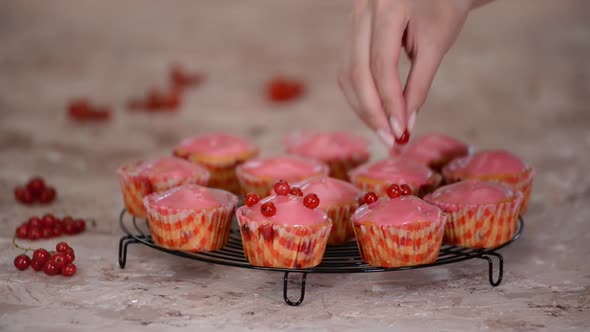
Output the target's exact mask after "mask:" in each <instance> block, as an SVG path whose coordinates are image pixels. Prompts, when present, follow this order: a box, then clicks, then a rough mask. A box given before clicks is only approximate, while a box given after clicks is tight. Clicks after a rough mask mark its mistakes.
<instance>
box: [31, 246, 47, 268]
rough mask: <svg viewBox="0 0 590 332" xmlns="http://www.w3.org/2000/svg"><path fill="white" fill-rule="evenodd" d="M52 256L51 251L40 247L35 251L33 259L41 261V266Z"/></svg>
mask: <svg viewBox="0 0 590 332" xmlns="http://www.w3.org/2000/svg"><path fill="white" fill-rule="evenodd" d="M49 258H51V255H50V254H49V252H48V251H47V250H45V249H43V248H39V249H37V250H35V251H34V252H33V260H34V261H39V262H40V264H41V266H43V264H45V262H47V261H48V260H49Z"/></svg>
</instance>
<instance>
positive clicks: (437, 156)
mask: <svg viewBox="0 0 590 332" xmlns="http://www.w3.org/2000/svg"><path fill="white" fill-rule="evenodd" d="M468 152H469V146H468V145H467V144H465V143H463V142H461V141H459V140H457V139H455V138H453V137H450V136H447V135H443V134H438V133H432V134H428V135H424V136H421V137H419V138H417V139H416V140H414V141H411V142H410V143H409V144H408V145H406V146H405V147H404V148H403V149H402V151H401V155H402V156H406V157H409V158H412V159H415V160H418V161H421V162H423V163H426V164H428V163H431V162H436V161H440V160H444V159H446V158H452V157H459V156H464V155H467V153H468Z"/></svg>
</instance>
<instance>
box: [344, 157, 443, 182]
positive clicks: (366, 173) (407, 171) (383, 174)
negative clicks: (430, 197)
mask: <svg viewBox="0 0 590 332" xmlns="http://www.w3.org/2000/svg"><path fill="white" fill-rule="evenodd" d="M433 174H434V172H433V171H432V170H431V169H430V168H428V167H427V166H425V165H423V164H421V163H420V162H418V161H415V160H413V159H409V158H392V159H384V160H381V161H377V162H374V163H370V164H366V165H363V166H360V167H358V168H356V169H354V170H352V171H351V172H350V177H351V178H354V177H357V176H363V177H368V178H371V179H378V180H382V181H386V182H388V183H397V184H403V183H408V184H414V185H422V184H426V183H428V181H429V180H430V178H431V177H432V176H433Z"/></svg>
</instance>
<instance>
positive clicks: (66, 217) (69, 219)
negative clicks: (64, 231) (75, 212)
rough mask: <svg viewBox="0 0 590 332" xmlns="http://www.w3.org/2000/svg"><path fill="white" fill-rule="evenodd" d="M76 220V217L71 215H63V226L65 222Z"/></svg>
mask: <svg viewBox="0 0 590 332" xmlns="http://www.w3.org/2000/svg"><path fill="white" fill-rule="evenodd" d="M72 222H74V218H72V217H70V216H65V217H63V219H62V220H61V223H62V226H63V224H65V223H72Z"/></svg>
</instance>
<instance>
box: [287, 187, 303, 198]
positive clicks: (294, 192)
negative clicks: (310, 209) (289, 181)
mask: <svg viewBox="0 0 590 332" xmlns="http://www.w3.org/2000/svg"><path fill="white" fill-rule="evenodd" d="M289 193H290V194H291V195H295V196H301V197H303V191H301V189H299V188H297V187H291V190H289Z"/></svg>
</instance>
